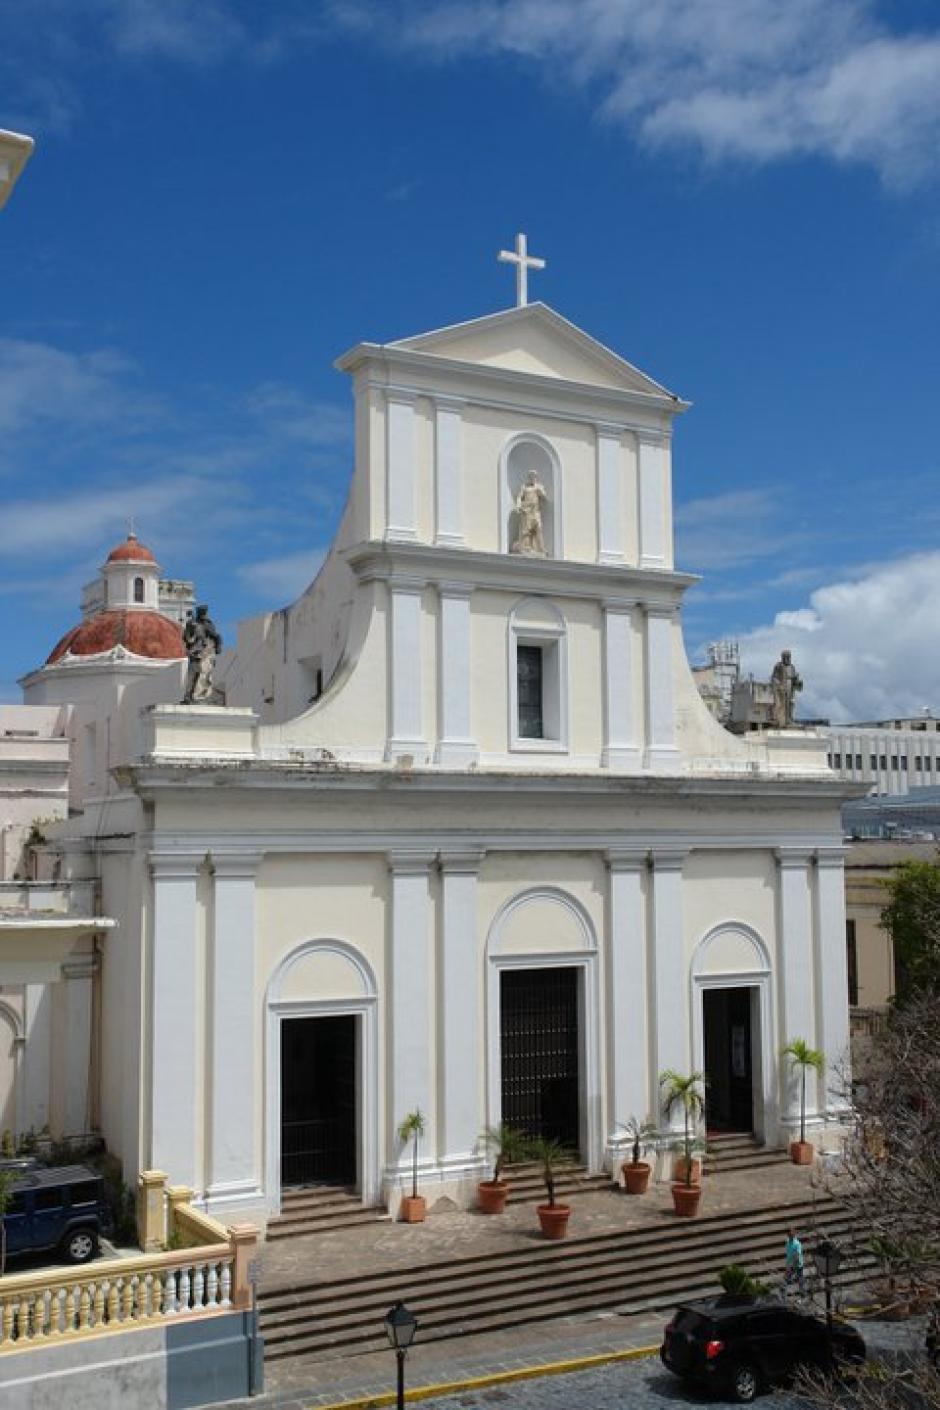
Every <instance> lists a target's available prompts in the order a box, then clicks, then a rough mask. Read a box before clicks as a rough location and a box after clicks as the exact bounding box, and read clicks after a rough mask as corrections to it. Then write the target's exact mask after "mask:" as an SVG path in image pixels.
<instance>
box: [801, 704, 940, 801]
mask: <svg viewBox="0 0 940 1410" xmlns="http://www.w3.org/2000/svg"><path fill="white" fill-rule="evenodd" d="M821 733H822V734H823V735H825V737H826V739H827V740H828V744H829V763H830V766H831V767H832V768H833V769H834V770H835V772H836V773H837V774H838V775H839V777H840V778H844V779H850V780H851V781H852V782H854V783H867V784H868V785H869V786H870V788H871V791H872V792H873V793H886V794H902V793H909V792H910V791H911V789H912V788H929V787H931V786H933V785H935V784H940V719H937V718H936V717H935V716H934V715H932V714H931V713H930V712H929V711H927V710H925V711H924V713H923V714H922V715H921V716H919V717H915V718H910V719H894V720H876V721H872V722H869V723H864V724H845V725H826V726H824V727H823V728H822V730H821Z"/></svg>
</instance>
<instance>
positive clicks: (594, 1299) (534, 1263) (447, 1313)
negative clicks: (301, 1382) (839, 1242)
mask: <svg viewBox="0 0 940 1410" xmlns="http://www.w3.org/2000/svg"><path fill="white" fill-rule="evenodd" d="M814 1217H815V1219H816V1221H817V1222H818V1223H819V1224H820V1225H821V1226H822V1227H824V1228H825V1229H826V1230H827V1232H830V1233H833V1234H836V1235H838V1236H840V1237H842V1238H843V1239H846V1236H847V1233H848V1223H847V1220H846V1217H845V1215H844V1214H842V1213H841V1212H840V1211H839V1209H838V1206H836V1205H835V1203H834V1202H833V1201H827V1202H824V1201H817V1202H816V1204H815V1206H814V1204H813V1203H812V1202H809V1201H808V1202H806V1203H804V1204H802V1205H795V1206H788V1207H786V1208H784V1209H780V1208H773V1209H767V1210H760V1211H753V1212H751V1213H750V1214H747V1215H740V1214H739V1215H735V1216H732V1217H728V1216H724V1217H722V1216H715V1217H712V1218H710V1219H702V1220H696V1221H694V1222H693V1223H691V1224H688V1225H683V1226H681V1227H679V1228H677V1227H676V1226H674V1225H669V1226H654V1227H650V1228H648V1229H643V1230H631V1231H621V1232H617V1233H613V1234H607V1235H592V1236H589V1237H587V1238H584V1239H569V1240H566V1241H565V1242H564V1243H559V1244H552V1245H537V1246H535V1247H533V1248H532V1249H516V1250H512V1251H507V1252H506V1253H502V1254H495V1255H478V1256H476V1257H471V1258H469V1259H460V1260H455V1261H453V1262H450V1263H444V1264H436V1265H424V1266H421V1265H419V1266H416V1267H413V1268H409V1269H397V1270H389V1271H388V1272H385V1273H381V1274H374V1275H361V1276H358V1277H353V1278H349V1279H342V1280H338V1281H336V1282H333V1283H331V1284H323V1283H320V1284H308V1285H306V1286H305V1287H296V1288H293V1289H285V1290H282V1291H280V1292H271V1293H264V1294H262V1297H261V1319H262V1329H263V1332H264V1336H265V1340H266V1347H267V1354H268V1355H269V1356H270V1357H271V1358H272V1359H278V1358H281V1357H284V1356H289V1355H308V1356H310V1355H316V1356H321V1357H324V1358H327V1357H329V1356H331V1355H332V1356H336V1355H340V1354H343V1355H348V1354H358V1353H359V1352H362V1351H366V1350H372V1349H374V1348H376V1347H380V1346H382V1345H384V1334H383V1331H382V1326H381V1321H382V1317H383V1316H384V1313H385V1311H386V1310H387V1307H388V1304H389V1302H391V1301H394V1300H395V1299H396V1298H398V1297H403V1298H404V1299H405V1300H406V1301H408V1303H409V1305H410V1306H411V1307H412V1310H413V1311H414V1312H415V1313H416V1314H417V1315H419V1317H420V1320H421V1336H422V1339H429V1340H440V1339H446V1338H448V1337H454V1336H460V1335H463V1334H464V1333H467V1332H470V1331H473V1332H478V1331H486V1330H497V1329H499V1328H502V1327H510V1326H514V1325H518V1324H520V1323H528V1322H537V1321H545V1320H551V1319H552V1318H556V1317H568V1316H577V1315H586V1314H589V1313H591V1312H596V1311H601V1310H603V1311H607V1312H612V1311H614V1310H617V1311H628V1310H629V1311H634V1310H647V1311H648V1310H650V1309H655V1308H659V1307H667V1306H670V1305H672V1304H673V1303H674V1302H675V1301H676V1300H678V1299H681V1298H685V1297H687V1296H691V1295H693V1293H695V1294H696V1295H697V1294H702V1295H704V1294H705V1293H708V1292H713V1291H716V1290H717V1288H718V1284H717V1273H718V1271H719V1269H720V1268H721V1267H723V1266H724V1265H725V1264H726V1263H729V1262H741V1263H744V1264H745V1266H747V1267H748V1268H749V1269H750V1270H752V1271H753V1272H755V1273H758V1274H760V1273H761V1272H770V1273H778V1274H779V1272H780V1271H781V1267H782V1247H783V1242H784V1237H785V1230H786V1227H787V1226H788V1224H790V1223H791V1222H793V1223H797V1224H799V1225H805V1224H806V1223H808V1222H810V1221H811V1220H813V1219H814ZM846 1276H847V1277H848V1276H849V1274H848V1272H847V1273H846ZM620 1292H622V1293H623V1296H620V1295H618V1294H619V1293H620Z"/></svg>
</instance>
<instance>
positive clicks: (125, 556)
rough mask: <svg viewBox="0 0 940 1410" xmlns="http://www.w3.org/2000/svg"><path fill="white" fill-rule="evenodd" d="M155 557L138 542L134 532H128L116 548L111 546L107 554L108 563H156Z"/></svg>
mask: <svg viewBox="0 0 940 1410" xmlns="http://www.w3.org/2000/svg"><path fill="white" fill-rule="evenodd" d="M156 561H157V560H156V559H155V558H154V556H153V554H152V553H151V552H150V549H149V548H145V547H144V545H143V544H142V543H141V542H140V539H139V538H138V537H137V535H136V534H134V533H130V534H128V536H127V538H126V539H125V540H124V542H123V543H119V544H118V546H117V548H112V550H111V552H110V553H109V554H108V562H109V563H123V562H131V563H156Z"/></svg>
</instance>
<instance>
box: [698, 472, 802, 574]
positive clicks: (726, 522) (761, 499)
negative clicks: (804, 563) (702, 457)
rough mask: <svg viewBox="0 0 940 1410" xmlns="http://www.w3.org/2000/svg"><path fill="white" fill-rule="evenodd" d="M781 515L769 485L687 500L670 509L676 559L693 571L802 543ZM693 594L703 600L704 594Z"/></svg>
mask: <svg viewBox="0 0 940 1410" xmlns="http://www.w3.org/2000/svg"><path fill="white" fill-rule="evenodd" d="M783 519H784V515H783V510H782V508H781V505H780V496H779V494H778V492H777V491H776V490H773V489H767V488H757V489H750V490H728V491H725V492H724V493H722V494H716V495H710V496H706V497H704V498H702V499H691V500H687V501H686V502H685V503H684V504H680V505H678V506H677V508H676V513H675V527H676V544H677V555H678V559H679V563H680V565H681V566H682V567H683V568H689V569H692V570H693V571H694V572H700V571H702V570H704V569H710V570H718V569H729V568H740V567H744V566H745V565H746V564H748V563H754V562H755V561H757V560H758V559H762V558H773V557H776V556H778V555H780V554H783V553H786V552H788V551H789V550H790V549H793V548H797V547H803V546H805V544H806V542H807V536H806V534H805V533H801V532H797V531H795V530H790V531H784V530H782V529H781V528H780V524H781V522H782V521H783ZM698 596H699V600H704V596H705V594H704V593H700V594H698ZM711 596H712V600H713V601H714V600H716V599H715V597H714V594H713V593H712V594H711Z"/></svg>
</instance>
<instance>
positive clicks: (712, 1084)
mask: <svg viewBox="0 0 940 1410" xmlns="http://www.w3.org/2000/svg"><path fill="white" fill-rule="evenodd" d="M771 979H772V972H771V965H770V957H769V952H768V950H767V947H766V945H765V944H764V942H763V940H762V939H761V937H760V936H759V935H758V934H757V932H756V931H755V930H753V929H752V928H751V927H750V926H747V925H744V924H743V923H738V922H734V921H728V922H726V923H724V924H722V925H719V926H716V927H715V928H714V929H713V930H711V931H709V932H708V934H707V935H705V936H704V937H703V938H702V940H701V941H700V942H699V945H698V947H697V948H696V951H695V954H694V955H693V958H692V1041H693V1065H694V1067H695V1068H696V1069H697V1070H698V1071H701V1072H704V1074H705V1078H706V1106H705V1119H706V1125H707V1127H708V1130H709V1131H714V1132H716V1133H717V1132H732V1131H738V1132H742V1133H744V1132H751V1133H753V1134H754V1135H755V1136H756V1137H758V1139H760V1140H764V1141H770V1140H774V1139H776V1120H777V1112H776V1102H775V1099H774V1092H775V1088H774V1080H775V1078H774V1073H775V1063H774V1051H775V1048H774V1033H773V1007H772V1003H771Z"/></svg>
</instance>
